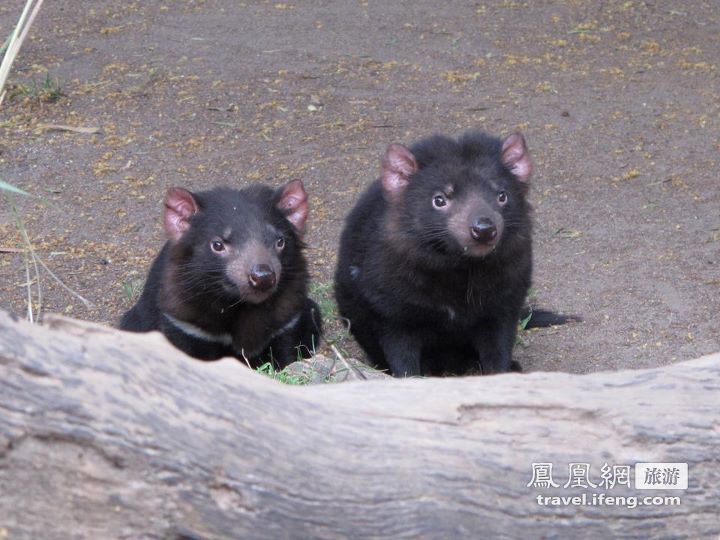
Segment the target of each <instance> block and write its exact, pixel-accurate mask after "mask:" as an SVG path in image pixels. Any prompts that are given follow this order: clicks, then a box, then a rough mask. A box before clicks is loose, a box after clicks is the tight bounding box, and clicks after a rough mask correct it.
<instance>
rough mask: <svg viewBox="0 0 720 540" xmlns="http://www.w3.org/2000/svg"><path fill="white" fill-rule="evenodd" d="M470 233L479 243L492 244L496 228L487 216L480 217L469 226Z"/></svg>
mask: <svg viewBox="0 0 720 540" xmlns="http://www.w3.org/2000/svg"><path fill="white" fill-rule="evenodd" d="M470 234H471V235H472V237H473V239H474V240H476V241H477V242H480V243H481V244H492V243H493V242H494V241H495V238H496V237H497V228H496V227H495V224H494V223H493V222H492V221H491V220H490V219H489V218H480V219H477V220H476V221H475V223H473V225H472V227H470Z"/></svg>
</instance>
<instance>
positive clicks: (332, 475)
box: [0, 313, 720, 539]
mask: <svg viewBox="0 0 720 540" xmlns="http://www.w3.org/2000/svg"><path fill="white" fill-rule="evenodd" d="M0 340H1V342H0V538H9V539H18V538H21V539H22V538H33V539H34V538H44V539H45V538H50V539H53V538H58V539H60V538H62V539H66V538H88V539H90V538H92V539H96V538H132V539H137V538H243V539H247V538H361V537H374V538H415V537H426V538H460V537H468V538H502V537H505V538H540V537H543V538H567V537H578V536H582V537H590V538H606V537H642V538H655V537H674V538H682V537H688V538H701V537H713V538H715V537H717V535H718V534H720V519H719V517H718V513H719V510H718V509H719V506H720V462H719V459H720V427H719V425H718V413H719V412H720V392H719V390H720V355H713V356H708V357H704V358H701V359H698V360H694V361H690V362H684V363H680V364H676V365H673V366H669V367H666V368H663V369H653V370H644V371H623V372H616V373H598V374H593V375H586V376H573V375H566V374H560V373H532V374H526V375H517V374H513V375H502V376H495V377H478V378H462V379H461V378H455V379H426V380H380V381H369V382H351V383H344V384H339V385H324V386H323V385H321V386H312V387H289V386H283V385H281V384H279V383H276V382H274V381H272V380H269V379H266V378H264V377H262V376H260V375H258V374H256V373H253V372H252V371H250V370H249V369H247V368H245V367H243V366H242V365H239V364H238V363H237V362H236V361H230V360H223V361H220V362H217V363H209V364H207V363H201V362H197V361H194V360H191V359H189V358H187V357H185V356H183V355H182V354H181V353H180V352H178V351H176V350H175V349H173V348H172V347H170V346H169V345H167V344H166V343H165V342H164V340H163V338H162V337H161V336H160V335H159V334H150V335H131V334H124V333H120V332H117V331H115V330H112V329H108V328H103V327H100V326H96V325H92V324H88V323H81V322H78V321H71V320H67V319H54V320H53V321H51V322H50V323H48V325H46V326H45V327H38V326H31V325H29V324H27V323H25V322H22V321H14V320H12V319H11V318H10V317H9V316H8V315H6V314H4V313H0ZM635 462H687V463H688V464H689V489H687V490H685V491H677V490H675V491H637V490H635V489H634V488H632V487H631V488H628V487H625V486H615V488H613V489H611V490H607V491H606V492H605V493H606V494H608V495H610V494H612V495H620V496H637V497H644V496H648V495H675V496H679V497H680V498H681V504H680V505H679V506H678V505H675V506H668V505H665V506H638V507H637V508H629V507H628V506H548V505H541V504H538V501H537V496H538V495H541V496H549V495H556V496H570V495H575V494H579V493H582V492H586V493H599V492H600V490H599V488H597V489H595V490H588V489H586V488H575V489H571V488H569V487H568V488H563V484H565V483H566V481H567V480H568V466H569V464H570V463H588V464H590V466H591V469H590V475H591V476H590V479H591V480H592V481H593V482H595V483H597V482H598V481H599V479H600V468H601V467H602V466H603V464H605V463H607V464H609V465H611V466H612V465H632V464H634V463H635ZM533 463H553V464H554V468H553V473H554V474H555V478H554V481H555V482H556V483H557V484H559V487H557V488H553V487H551V488H547V489H545V488H539V487H534V486H531V487H527V486H528V484H529V483H530V481H531V479H532V464H533Z"/></svg>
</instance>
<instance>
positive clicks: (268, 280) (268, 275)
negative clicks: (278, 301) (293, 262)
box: [248, 264, 277, 292]
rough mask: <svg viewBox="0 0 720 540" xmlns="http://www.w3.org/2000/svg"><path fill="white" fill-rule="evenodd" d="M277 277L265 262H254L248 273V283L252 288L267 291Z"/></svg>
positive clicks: (273, 284)
mask: <svg viewBox="0 0 720 540" xmlns="http://www.w3.org/2000/svg"><path fill="white" fill-rule="evenodd" d="M276 280H277V278H276V276H275V272H274V271H273V269H272V268H270V266H269V265H267V264H255V265H253V267H252V268H251V269H250V274H248V283H250V286H251V287H252V288H253V289H257V290H258V291H262V292H264V291H267V290H270V289H272V288H273V287H274V286H275V282H276Z"/></svg>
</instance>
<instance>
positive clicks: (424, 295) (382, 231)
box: [335, 132, 532, 376]
mask: <svg viewBox="0 0 720 540" xmlns="http://www.w3.org/2000/svg"><path fill="white" fill-rule="evenodd" d="M518 136H519V134H518ZM519 137H520V139H521V140H522V137H521V136H519ZM522 143H523V148H524V140H523V141H522ZM388 152H389V153H391V149H388ZM410 152H411V154H412V156H414V158H415V162H416V169H415V170H414V171H413V173H412V174H411V175H410V176H409V178H408V182H407V186H406V187H405V188H401V189H400V190H399V193H400V195H397V196H393V195H392V194H389V193H388V189H387V188H386V187H385V184H384V177H383V178H381V179H380V180H377V181H376V182H374V183H373V184H372V185H370V187H369V188H368V189H367V191H366V192H365V193H364V194H363V195H362V197H361V198H360V200H359V201H358V203H357V205H356V206H355V208H354V209H353V210H352V212H351V213H350V215H349V216H348V218H347V222H346V225H345V229H344V231H343V233H342V237H341V244H340V253H339V258H338V266H337V270H336V274H335V290H336V297H337V302H338V306H339V310H340V313H341V315H342V316H343V317H345V318H347V319H348V320H349V323H350V331H351V333H352V334H353V335H354V337H355V338H356V339H357V341H358V343H359V344H360V345H361V346H362V348H363V349H364V350H365V351H366V353H367V354H368V356H369V359H370V361H371V362H372V363H373V364H375V365H376V366H377V367H379V368H381V369H386V368H388V369H389V370H390V371H391V372H392V374H393V375H395V376H411V375H427V374H463V373H468V372H482V373H502V372H507V371H510V370H512V369H519V367H518V366H517V365H516V364H515V363H514V362H513V361H512V350H513V346H514V343H515V337H516V331H517V326H518V321H519V320H520V314H521V310H522V308H523V305H524V302H525V298H526V295H527V292H528V288H529V287H530V282H531V275H532V242H531V219H530V208H529V205H528V203H527V202H526V193H527V176H529V170H531V165H530V162H529V155H528V156H527V159H528V161H527V163H525V162H523V163H520V165H527V175H526V177H525V178H524V179H523V180H522V181H521V179H520V178H519V176H518V175H516V174H514V172H513V171H515V170H522V169H520V168H518V169H513V164H512V163H511V162H510V161H509V158H506V157H505V154H504V146H503V141H501V140H499V139H497V138H495V137H491V136H489V135H486V134H484V133H479V132H474V133H468V134H466V135H464V136H463V137H461V138H460V139H459V140H454V139H452V138H449V137H445V136H434V137H431V138H429V139H426V140H423V141H421V142H419V143H417V144H416V145H414V146H413V147H412V148H411V149H410ZM393 167H394V165H393V160H392V159H390V158H388V157H387V156H386V159H385V160H384V161H383V174H384V175H385V174H389V175H390V177H391V180H392V179H393V178H395V177H393V174H394V172H393V171H395V169H394V168H393ZM388 170H389V171H390V173H388ZM396 176H397V175H396ZM400 176H401V177H402V175H400ZM401 179H402V178H401ZM389 185H392V182H391V183H390V184H389ZM448 190H449V191H450V192H451V195H452V200H451V201H450V202H451V203H452V204H454V205H455V206H454V207H453V208H454V209H463V208H465V209H466V210H463V211H464V212H466V213H467V215H468V216H470V217H471V218H472V219H480V218H484V217H485V215H486V214H487V215H493V216H495V215H499V216H500V217H499V218H497V219H496V220H495V221H496V222H497V223H496V225H497V226H498V231H501V232H499V233H498V237H499V240H498V241H497V244H496V245H495V246H494V249H492V251H490V252H489V253H482V254H480V255H478V254H477V253H475V254H473V253H469V252H468V251H467V244H463V241H464V240H463V241H461V240H462V238H461V239H460V240H459V238H460V236H461V235H463V234H465V231H464V230H463V225H462V224H461V225H458V224H457V223H454V222H451V214H450V213H449V212H445V211H438V209H436V208H434V206H433V205H434V204H435V201H434V196H435V194H438V193H444V192H446V191H448ZM500 192H504V193H505V194H506V196H507V202H504V206H501V205H500V204H499V202H498V201H499V200H502V199H499V197H501V196H500V195H499V194H500ZM447 199H448V200H449V199H450V197H447ZM463 205H470V206H463ZM476 207H477V208H476ZM487 208H490V210H488V209H487ZM453 211H454V210H453ZM474 216H478V217H477V218H476V217H474ZM493 219H495V218H493ZM452 223H454V224H452ZM474 248H475V247H474V246H470V251H471V250H472V249H474Z"/></svg>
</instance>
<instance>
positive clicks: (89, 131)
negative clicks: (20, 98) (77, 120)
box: [37, 124, 100, 135]
mask: <svg viewBox="0 0 720 540" xmlns="http://www.w3.org/2000/svg"><path fill="white" fill-rule="evenodd" d="M37 127H38V128H40V129H44V130H46V131H70V132H72V133H82V134H85V135H94V134H95V133H100V128H99V127H80V126H78V127H76V126H66V125H63V124H38V126H37Z"/></svg>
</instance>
